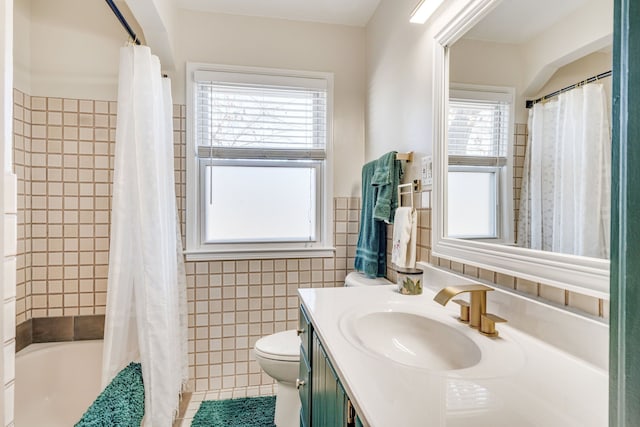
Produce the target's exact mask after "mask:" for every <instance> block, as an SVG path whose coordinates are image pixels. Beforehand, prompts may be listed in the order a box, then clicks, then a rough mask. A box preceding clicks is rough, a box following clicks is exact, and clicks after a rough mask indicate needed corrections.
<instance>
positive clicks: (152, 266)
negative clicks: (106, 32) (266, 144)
mask: <svg viewBox="0 0 640 427" xmlns="http://www.w3.org/2000/svg"><path fill="white" fill-rule="evenodd" d="M172 109H173V106H172V101H171V84H170V81H169V80H168V79H162V78H161V74H160V62H159V60H158V58H157V57H155V56H152V55H151V51H150V50H149V48H148V47H145V46H128V47H123V48H122V49H121V52H120V75H119V82H118V112H117V123H116V150H115V168H114V178H113V205H112V216H111V241H110V249H109V273H108V274H109V275H108V287H107V312H106V324H105V337H104V352H103V370H102V385H103V387H105V386H106V385H108V384H109V382H110V381H111V380H112V379H113V377H114V376H115V375H116V374H117V373H118V372H119V371H120V370H121V369H123V368H124V367H125V366H126V365H128V364H129V363H130V362H132V361H140V363H141V364H142V375H143V379H144V387H145V421H144V425H145V426H151V425H152V426H153V427H170V426H171V424H172V421H173V418H174V415H175V414H176V412H177V409H178V402H179V396H180V393H181V390H182V387H183V385H184V383H185V382H186V380H187V375H188V371H187V370H188V364H187V325H186V289H185V286H186V279H185V271H184V261H183V257H182V251H181V248H182V244H181V241H180V232H179V226H178V222H177V218H178V217H177V207H176V198H175V188H174V170H173V122H172Z"/></svg>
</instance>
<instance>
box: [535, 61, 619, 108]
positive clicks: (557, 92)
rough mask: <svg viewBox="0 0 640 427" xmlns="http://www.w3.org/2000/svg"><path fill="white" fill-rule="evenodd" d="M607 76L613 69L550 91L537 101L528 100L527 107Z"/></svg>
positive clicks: (609, 75)
mask: <svg viewBox="0 0 640 427" xmlns="http://www.w3.org/2000/svg"><path fill="white" fill-rule="evenodd" d="M605 77H611V70H610V71H605V72H604V73H600V74H598V75H597V76H593V77H589V78H588V79H586V80H582V81H581V82H578V83H576V84H572V85H571V86H567V87H565V88H562V89H560V90H557V91H555V92H553V93H550V94H548V95H545V96H543V97H542V98H538V99H536V100H535V101H532V100H527V108H532V107H533V105H534V104H537V103H538V102H542V101H545V100H547V99H549V98H553V97H554V96H558V95H560V94H561V93H564V92H567V91H569V90H571V89H575V88H577V87H579V86H582V85H586V84H587V83H592V82H595V81H597V80H600V79H604V78H605Z"/></svg>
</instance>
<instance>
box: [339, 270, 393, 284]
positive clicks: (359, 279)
mask: <svg viewBox="0 0 640 427" xmlns="http://www.w3.org/2000/svg"><path fill="white" fill-rule="evenodd" d="M392 284H393V283H391V282H390V281H388V280H387V279H385V278H384V277H376V278H375V279H370V278H369V277H367V276H365V275H364V274H363V273H360V272H359V271H354V272H351V273H349V274H347V277H346V278H345V279H344V286H346V287H351V286H384V285H392Z"/></svg>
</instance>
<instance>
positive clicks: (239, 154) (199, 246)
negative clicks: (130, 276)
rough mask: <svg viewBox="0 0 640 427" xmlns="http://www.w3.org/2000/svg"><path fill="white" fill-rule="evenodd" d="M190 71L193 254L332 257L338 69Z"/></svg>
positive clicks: (190, 231)
mask: <svg viewBox="0 0 640 427" xmlns="http://www.w3.org/2000/svg"><path fill="white" fill-rule="evenodd" d="M187 75H188V77H187V89H188V95H187V96H188V98H189V99H188V100H187V101H188V106H189V110H188V111H187V119H188V123H187V139H188V142H187V146H188V150H187V153H191V154H190V155H189V154H188V156H187V257H188V258H189V259H228V258H238V257H239V256H242V257H243V258H245V259H246V258H272V257H299V256H328V255H331V254H332V249H333V248H332V247H331V246H332V244H333V242H332V240H331V239H332V233H331V229H332V223H331V220H332V218H331V210H330V207H331V203H330V201H331V152H330V151H331V150H330V147H331V140H330V137H331V101H332V76H331V75H330V74H326V73H302V72H291V71H284V70H271V69H257V68H245V67H222V66H211V65H203V64H189V65H188V68H187Z"/></svg>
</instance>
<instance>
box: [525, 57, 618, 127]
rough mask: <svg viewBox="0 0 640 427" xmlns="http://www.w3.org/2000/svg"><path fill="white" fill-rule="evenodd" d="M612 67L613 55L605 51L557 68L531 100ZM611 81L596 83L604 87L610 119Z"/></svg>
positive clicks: (605, 80) (609, 78) (608, 79)
mask: <svg viewBox="0 0 640 427" xmlns="http://www.w3.org/2000/svg"><path fill="white" fill-rule="evenodd" d="M612 66H613V54H612V53H611V51H609V50H605V51H601V52H595V53H592V54H589V55H587V56H584V57H582V58H580V59H577V60H575V61H574V62H571V63H569V64H567V65H565V66H564V67H561V68H559V69H558V71H556V72H555V73H554V75H553V76H551V78H550V79H549V81H548V82H547V83H546V84H545V85H544V86H543V87H542V89H540V91H539V92H538V93H537V94H536V95H535V96H533V97H532V98H534V99H537V98H539V97H541V96H544V95H547V94H549V93H553V92H555V91H557V90H560V89H562V88H565V87H567V86H569V85H572V84H575V83H578V82H581V81H583V80H586V79H588V78H590V77H593V76H597V75H598V74H601V73H604V72H605V71H610V70H611V68H612ZM612 81H613V79H612V78H611V77H607V78H605V79H602V80H601V81H599V82H598V83H602V85H603V86H604V91H605V94H606V96H607V104H608V108H609V117H611V100H612V99H613V96H612V88H611V85H612Z"/></svg>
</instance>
